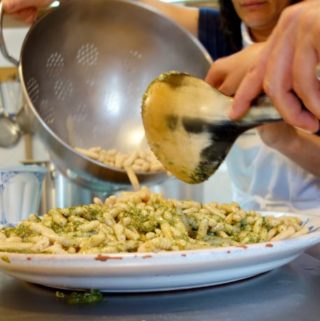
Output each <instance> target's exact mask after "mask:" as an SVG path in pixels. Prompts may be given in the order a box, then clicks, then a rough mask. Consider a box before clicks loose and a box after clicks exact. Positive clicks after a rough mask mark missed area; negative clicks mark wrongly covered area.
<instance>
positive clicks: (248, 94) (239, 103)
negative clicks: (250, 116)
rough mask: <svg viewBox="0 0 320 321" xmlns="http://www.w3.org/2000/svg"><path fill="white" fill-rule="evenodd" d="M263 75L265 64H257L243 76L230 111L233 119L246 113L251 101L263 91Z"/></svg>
mask: <svg viewBox="0 0 320 321" xmlns="http://www.w3.org/2000/svg"><path fill="white" fill-rule="evenodd" d="M263 77H264V64H257V65H255V66H253V68H252V69H251V70H250V72H249V73H247V75H246V76H245V77H244V78H243V80H242V82H241V84H240V86H239V88H238V90H237V91H236V94H235V96H234V100H233V104H232V109H231V111H230V113H229V117H230V118H231V119H239V118H241V117H242V116H244V115H245V114H246V112H247V111H248V109H249V108H250V105H251V101H252V100H253V99H254V98H256V97H257V96H258V95H259V94H260V92H261V91H262V84H263Z"/></svg>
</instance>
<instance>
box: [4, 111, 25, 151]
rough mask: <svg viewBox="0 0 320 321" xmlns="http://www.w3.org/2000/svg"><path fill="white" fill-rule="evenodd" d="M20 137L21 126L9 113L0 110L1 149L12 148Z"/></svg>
mask: <svg viewBox="0 0 320 321" xmlns="http://www.w3.org/2000/svg"><path fill="white" fill-rule="evenodd" d="M20 137H21V131H20V128H19V126H18V125H17V124H16V123H15V121H14V120H13V119H12V118H11V117H10V116H9V115H8V114H7V113H5V112H4V111H1V110H0V147H12V146H14V145H15V144H17V143H18V141H19V139H20Z"/></svg>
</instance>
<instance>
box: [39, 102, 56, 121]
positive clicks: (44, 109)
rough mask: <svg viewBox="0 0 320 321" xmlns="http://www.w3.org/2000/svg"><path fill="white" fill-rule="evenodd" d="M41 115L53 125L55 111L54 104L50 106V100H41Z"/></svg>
mask: <svg viewBox="0 0 320 321" xmlns="http://www.w3.org/2000/svg"><path fill="white" fill-rule="evenodd" d="M40 110H41V116H42V119H43V120H44V122H45V123H46V124H47V125H52V124H53V123H54V121H55V112H54V108H53V107H52V106H49V103H48V100H42V101H41V102H40Z"/></svg>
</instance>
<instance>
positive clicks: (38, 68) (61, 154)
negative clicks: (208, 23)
mask: <svg viewBox="0 0 320 321" xmlns="http://www.w3.org/2000/svg"><path fill="white" fill-rule="evenodd" d="M2 52H3V53H4V54H6V51H5V50H3V46H2ZM7 57H8V55H7ZM209 65H210V58H209V56H208V54H207V53H206V52H205V50H204V49H203V48H202V46H201V45H200V44H199V43H198V41H197V40H196V39H195V38H193V37H192V36H191V35H190V34H189V33H187V32H186V31H185V30H183V29H181V28H180V27H179V26H178V25H176V24H175V23H174V22H172V21H171V20H168V19H167V18H166V17H164V16H163V15H161V14H160V13H158V12H157V11H155V10H153V9H151V8H149V7H147V6H144V5H141V4H138V3H135V2H130V1H125V0H123V1H122V0H109V1H105V0H90V1H85V0H78V1H77V0H74V1H68V2H67V3H66V4H65V5H62V6H61V7H59V8H58V9H56V10H54V11H52V12H50V13H49V14H48V15H46V16H44V17H43V18H41V19H40V20H39V21H37V23H35V24H34V25H33V26H32V28H31V30H30V31H29V33H28V35H27V36H26V39H25V41H24V44H23V47H22V53H21V60H20V67H19V73H20V79H21V82H22V86H23V90H24V92H25V95H26V98H27V102H28V106H29V108H28V109H27V116H28V118H29V119H31V120H32V121H33V123H32V125H31V127H32V128H33V129H34V130H35V131H36V132H38V133H39V134H40V136H41V138H42V139H43V140H44V141H45V143H46V145H47V147H48V148H49V152H50V155H51V158H52V160H53V162H54V163H55V164H56V166H57V167H58V168H59V170H60V171H61V172H62V173H63V174H64V175H65V176H67V177H68V178H70V179H71V180H73V181H75V182H77V183H78V184H80V185H82V186H85V187H86V188H93V189H95V190H98V191H103V190H105V189H106V188H109V185H108V183H111V184H112V185H115V184H120V185H121V184H128V178H127V175H126V173H125V172H124V171H120V170H117V169H115V168H112V167H109V166H107V165H103V164H101V163H99V162H97V161H94V160H91V159H89V158H88V157H86V156H83V155H81V154H79V153H78V152H76V151H75V150H74V148H73V147H75V146H77V147H82V148H89V147H93V146H101V147H103V148H106V149H108V148H116V149H118V150H120V151H122V152H130V151H133V150H136V149H138V148H139V147H142V146H145V145H146V142H145V140H144V138H143V137H144V131H143V126H142V122H141V119H140V104H141V98H142V95H143V92H144V90H145V88H146V86H147V84H148V83H149V82H150V81H151V80H152V79H153V78H154V77H155V76H156V75H157V74H159V73H160V72H163V71H167V70H172V69H179V70H184V71H186V72H190V73H192V74H195V75H197V76H199V77H203V76H204V75H205V74H206V72H207V70H208V68H209ZM138 176H139V179H140V181H141V182H143V183H146V182H148V181H151V182H157V181H160V180H163V179H164V174H147V173H139V175H138Z"/></svg>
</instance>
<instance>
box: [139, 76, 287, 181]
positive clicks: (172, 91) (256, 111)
mask: <svg viewBox="0 0 320 321" xmlns="http://www.w3.org/2000/svg"><path fill="white" fill-rule="evenodd" d="M232 101H233V99H232V98H231V97H228V96H225V95H223V94H222V93H221V92H219V91H218V90H217V89H215V88H213V87H212V86H210V85H209V84H208V83H207V82H205V81H204V80H202V79H200V78H197V77H194V76H191V75H189V74H185V73H182V72H176V71H174V72H169V73H163V74H161V75H160V76H158V78H156V79H155V80H153V81H152V82H151V84H150V85H149V87H148V89H147V90H146V92H145V94H144V99H143V106H142V118H143V124H144V128H145V131H146V136H147V139H148V142H149V145H150V147H151V149H152V151H153V152H154V153H155V155H156V156H157V158H158V159H159V160H160V161H161V163H162V164H163V166H164V167H165V168H166V169H167V170H168V171H169V172H170V173H172V174H173V175H175V176H176V177H177V178H179V179H181V180H182V181H184V182H187V183H190V184H197V183H201V182H203V181H205V180H206V179H208V178H209V177H210V176H211V175H212V174H213V173H214V172H215V171H216V169H217V168H218V167H219V165H220V164H221V163H222V162H223V160H224V159H225V156H226V155H227V153H228V151H229V150H230V148H231V147H232V145H233V143H234V142H235V140H236V139H237V138H238V136H239V135H240V134H242V133H243V132H244V131H246V130H248V129H250V128H252V127H255V126H259V125H261V124H265V123H270V122H275V121H281V120H282V118H281V116H280V114H279V113H278V111H277V110H276V109H275V108H274V107H273V106H272V104H271V101H270V100H269V99H268V98H267V97H266V96H263V97H261V98H260V99H258V100H256V102H255V103H254V104H253V107H256V108H251V109H250V110H249V111H248V113H247V114H246V115H245V116H244V117H243V118H241V119H240V120H238V121H232V120H230V118H229V117H228V112H229V110H230V108H231V105H232Z"/></svg>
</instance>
